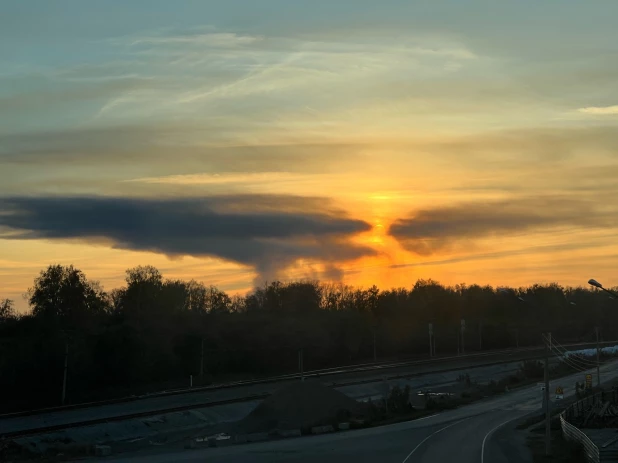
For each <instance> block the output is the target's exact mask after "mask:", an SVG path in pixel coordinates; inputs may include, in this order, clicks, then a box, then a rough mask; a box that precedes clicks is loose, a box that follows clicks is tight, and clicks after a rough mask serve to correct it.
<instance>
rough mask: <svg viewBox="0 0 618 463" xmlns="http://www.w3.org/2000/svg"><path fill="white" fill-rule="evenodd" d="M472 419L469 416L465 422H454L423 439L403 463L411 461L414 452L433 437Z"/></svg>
mask: <svg viewBox="0 0 618 463" xmlns="http://www.w3.org/2000/svg"><path fill="white" fill-rule="evenodd" d="M470 418H472V417H471V416H469V417H468V418H464V419H463V420H459V421H456V422H454V423H451V424H449V425H448V426H444V427H443V428H440V429H438V430H437V431H436V432H433V433H431V434H429V435H428V436H427V437H425V438H424V439H423V440H422V441H421V442H420V443H419V444H418V445H417V446H416V447H414V449H412V451H411V452H410V453H408V456H407V457H406V458H405V459H404V460H403V461H402V462H401V463H406V461H408V460H409V459H410V457H411V456H412V454H413V453H414V452H416V451H417V450H418V449H419V447H420V446H421V445H423V444H424V443H425V442H427V441H428V440H429V439H430V438H432V437H433V436H435V435H436V434H438V433H440V432H442V431H444V430H445V429H448V428H450V427H452V426H455V425H456V424H459V423H461V422H462V421H466V420H469V419H470Z"/></svg>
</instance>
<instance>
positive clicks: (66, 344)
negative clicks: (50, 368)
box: [62, 333, 69, 405]
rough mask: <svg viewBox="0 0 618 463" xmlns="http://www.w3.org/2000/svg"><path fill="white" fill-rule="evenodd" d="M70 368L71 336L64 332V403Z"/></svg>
mask: <svg viewBox="0 0 618 463" xmlns="http://www.w3.org/2000/svg"><path fill="white" fill-rule="evenodd" d="M68 370H69V337H68V336H67V334H66V333H65V334H64V375H63V379H62V405H64V402H65V400H66V398H67V372H68Z"/></svg>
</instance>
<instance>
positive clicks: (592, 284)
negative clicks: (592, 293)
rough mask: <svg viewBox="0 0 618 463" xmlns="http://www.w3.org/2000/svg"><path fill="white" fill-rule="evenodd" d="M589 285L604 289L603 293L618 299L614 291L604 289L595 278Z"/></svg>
mask: <svg viewBox="0 0 618 463" xmlns="http://www.w3.org/2000/svg"><path fill="white" fill-rule="evenodd" d="M588 284H589V285H590V286H594V287H595V288H599V289H602V290H603V291H605V292H606V293H609V294H610V295H611V296H612V297H613V298H615V299H618V294H616V293H615V292H614V291H612V290H609V289H607V288H604V287H603V285H602V284H601V283H599V282H598V281H597V280H595V279H594V278H591V279H590V280H588Z"/></svg>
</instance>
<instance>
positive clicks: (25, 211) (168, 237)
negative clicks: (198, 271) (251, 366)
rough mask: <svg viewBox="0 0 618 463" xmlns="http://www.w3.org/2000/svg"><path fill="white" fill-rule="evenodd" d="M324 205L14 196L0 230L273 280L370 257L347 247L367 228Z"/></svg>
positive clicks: (276, 199) (0, 204)
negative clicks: (217, 263)
mask: <svg viewBox="0 0 618 463" xmlns="http://www.w3.org/2000/svg"><path fill="white" fill-rule="evenodd" d="M327 206H328V200H324V199H320V198H301V197H293V196H289V197H286V196H262V197H253V196H242V195H240V196H221V197H207V198H187V199H156V200H155V199H129V198H109V197H53V198H37V197H12V198H6V199H0V227H6V228H8V229H9V231H10V232H9V233H8V234H7V235H6V236H5V237H9V238H13V239H80V240H86V241H91V242H105V243H111V245H112V246H113V247H115V248H122V249H131V250H141V251H150V252H155V253H160V254H165V255H168V256H170V257H177V256H185V255H190V256H198V257H199V256H214V257H219V258H222V259H225V260H229V261H234V262H237V263H240V264H244V265H248V266H251V267H253V268H254V269H255V270H256V271H257V272H258V273H259V275H260V278H264V279H270V278H275V277H277V275H278V273H279V272H280V271H282V270H284V269H285V268H286V267H288V266H289V265H291V264H293V263H294V262H295V261H296V260H298V259H307V260H310V261H317V262H322V263H326V264H327V265H329V266H331V267H332V266H333V265H336V264H337V262H340V261H343V260H350V259H356V258H359V257H362V256H367V255H371V254H373V250H371V249H369V248H367V247H363V246H357V245H354V244H351V243H350V242H349V238H350V237H351V236H352V235H354V234H356V233H359V232H363V231H367V230H368V229H369V228H370V225H369V224H367V223H366V222H364V221H361V220H354V219H350V218H345V217H342V216H339V215H338V214H335V211H333V210H327ZM303 211H304V212H303Z"/></svg>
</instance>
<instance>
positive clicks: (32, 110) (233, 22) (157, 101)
mask: <svg viewBox="0 0 618 463" xmlns="http://www.w3.org/2000/svg"><path fill="white" fill-rule="evenodd" d="M277 1H278V0H264V2H244V3H243V7H242V11H243V12H244V13H243V14H244V15H245V16H243V17H251V18H252V22H251V24H250V25H248V24H247V23H246V21H244V20H242V18H240V17H239V16H238V14H237V11H240V10H238V8H234V7H233V6H232V5H231V4H229V5H228V3H229V2H223V3H222V4H221V5H219V6H213V5H209V6H208V7H206V6H205V5H202V4H201V3H200V2H195V3H191V5H188V4H186V5H185V6H184V7H183V8H179V9H174V10H173V11H170V10H169V8H171V7H170V6H165V5H163V4H161V5H151V4H150V3H148V5H147V6H145V5H146V2H144V4H143V5H141V6H139V7H138V6H136V5H139V4H140V2H139V1H137V2H130V3H131V5H125V4H123V5H122V7H120V6H119V7H118V8H109V11H107V10H106V11H98V10H97V11H94V10H92V9H88V8H86V7H85V6H84V5H82V3H80V2H76V3H75V4H74V5H73V8H66V9H60V8H56V9H54V8H51V7H49V11H47V10H46V11H47V12H46V14H47V16H46V18H47V20H46V24H45V27H44V28H40V27H38V26H37V24H38V23H37V22H35V21H27V20H26V19H25V18H27V17H28V15H27V14H25V12H27V11H26V10H24V8H25V7H24V6H21V5H20V3H21V2H15V5H12V6H10V7H7V9H6V11H4V12H3V18H8V19H5V21H4V22H3V23H2V24H4V25H5V26H7V27H0V43H11V44H12V45H11V47H10V49H7V50H5V52H6V53H3V55H2V56H0V89H3V90H2V92H0V298H5V297H8V298H11V299H14V300H15V301H16V304H17V307H18V308H19V310H26V309H27V304H26V302H25V301H24V300H23V298H22V296H21V295H22V294H23V293H24V291H25V290H26V289H27V288H28V286H30V285H31V284H32V281H33V279H34V278H35V277H36V275H37V274H38V272H39V271H40V270H41V269H43V268H44V267H46V266H47V265H49V264H55V263H60V264H67V265H68V264H73V265H75V266H76V267H78V268H80V269H82V270H83V271H84V272H85V273H86V275H87V276H88V277H89V278H92V279H94V280H100V281H101V282H102V284H103V285H104V286H105V288H107V289H112V288H114V287H117V286H120V285H122V284H123V278H124V271H125V270H126V269H127V268H130V267H133V266H135V265H140V264H141V265H144V264H151V265H154V266H156V267H158V268H159V269H160V270H161V271H162V273H163V275H164V276H166V277H169V278H183V279H196V280H199V281H203V282H204V283H206V284H208V285H210V284H213V285H216V286H219V287H220V288H221V289H223V290H226V291H230V292H247V291H249V290H250V289H251V288H252V287H253V285H255V284H261V283H263V282H264V281H265V280H271V279H273V278H279V279H282V280H290V279H300V278H317V279H321V280H329V279H336V280H339V281H343V282H345V283H349V284H353V285H362V286H370V285H373V284H376V285H378V286H380V287H382V288H387V287H393V286H406V287H410V286H412V285H413V284H414V282H415V281H416V280H417V279H419V278H424V279H428V278H431V279H434V280H437V281H440V282H441V283H444V284H457V283H464V282H465V283H469V284H472V283H479V284H492V285H511V286H519V285H526V284H532V283H545V282H558V283H561V284H563V285H585V284H586V281H587V280H588V279H589V278H593V277H594V278H598V279H599V280H601V281H607V282H608V284H610V283H611V282H612V281H614V282H615V283H614V284H618V280H615V279H614V276H615V273H616V272H615V269H616V262H618V245H617V244H616V243H615V236H616V232H618V221H617V220H616V217H618V199H617V198H618V195H617V194H616V193H618V191H617V186H616V185H617V182H616V179H617V178H618V157H617V155H616V153H618V135H617V134H618V109H617V108H618V106H617V104H618V100H616V93H615V83H616V79H617V78H618V67H617V66H616V64H615V63H616V60H615V56H616V53H618V32H617V30H618V29H617V28H616V27H615V20H614V19H615V17H616V14H618V6H616V5H613V4H612V5H611V6H609V5H607V6H606V7H605V9H603V8H589V7H587V5H586V4H585V2H581V4H577V2H569V5H568V6H564V7H563V8H560V9H559V11H558V10H557V9H556V8H555V5H554V7H553V8H552V7H551V5H550V4H549V2H547V3H546V2H537V3H535V4H526V5H520V4H519V3H518V2H512V3H510V4H509V2H500V4H495V5H492V6H491V7H487V5H486V2H477V1H473V2H471V3H469V2H460V1H455V0H450V1H447V0H445V1H444V2H442V1H436V2H424V3H423V4H422V5H421V4H418V2H394V1H393V2H391V1H388V0H387V1H386V2H380V4H374V3H375V2H374V3H371V2H369V3H368V2H360V3H362V6H361V5H360V3H359V2H358V1H356V0H354V1H353V0H342V1H341V2H335V3H336V4H337V7H335V6H334V5H332V4H331V3H332V2H321V1H318V2H317V3H316V2H290V3H289V5H288V4H287V3H286V5H287V6H286V8H279V7H277V4H278V3H277ZM134 3H135V5H134ZM232 3H234V2H232ZM241 3H242V2H241ZM257 3H260V4H263V3H266V4H269V5H270V6H271V7H272V8H270V9H268V8H266V9H264V8H263V7H261V8H262V9H260V8H258V7H257V6H256V5H257ZM464 3H465V6H464ZM440 5H442V6H440ZM617 5H618V4H617ZM236 6H238V5H236ZM344 6H345V8H344ZM46 8H47V7H46ZM324 8H326V9H328V11H329V13H328V14H327V15H326V16H325V15H324V13H323V12H322V10H323V9H324ZM443 8H448V11H450V12H451V13H452V14H449V15H445V14H443V12H444V11H446V10H444V9H443ZM144 9H148V11H151V14H148V15H145V14H143V13H144ZM609 10H612V11H609ZM264 11H270V13H269V14H268V15H266V14H264ZM172 16H173V17H174V20H173V21H172V20H171V19H170V18H171V17H172ZM325 17H327V18H328V20H325ZM530 17H535V18H541V19H542V20H540V21H538V22H533V23H530V21H529V18H530ZM166 18H167V19H166ZM205 21H208V22H207V23H206V22H205ZM169 22H172V23H173V26H172V25H171V24H170V23H169ZM487 24H491V25H492V27H489V28H488V27H486V25H487ZM77 25H79V26H77Z"/></svg>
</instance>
